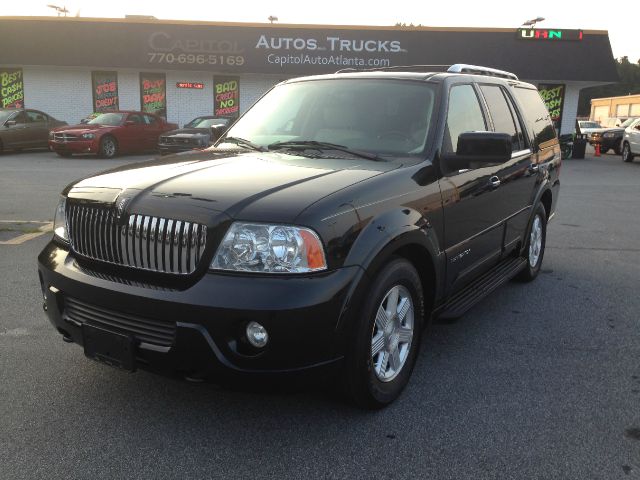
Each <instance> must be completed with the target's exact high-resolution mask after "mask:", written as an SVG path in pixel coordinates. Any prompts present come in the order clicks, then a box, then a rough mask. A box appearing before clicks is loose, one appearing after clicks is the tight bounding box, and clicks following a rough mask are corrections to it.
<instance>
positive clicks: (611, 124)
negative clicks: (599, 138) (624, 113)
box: [600, 117, 628, 128]
mask: <svg viewBox="0 0 640 480" xmlns="http://www.w3.org/2000/svg"><path fill="white" fill-rule="evenodd" d="M627 120H628V117H608V118H603V119H601V120H600V125H602V128H616V127H621V126H622V124H623V123H624V122H626V121H627Z"/></svg>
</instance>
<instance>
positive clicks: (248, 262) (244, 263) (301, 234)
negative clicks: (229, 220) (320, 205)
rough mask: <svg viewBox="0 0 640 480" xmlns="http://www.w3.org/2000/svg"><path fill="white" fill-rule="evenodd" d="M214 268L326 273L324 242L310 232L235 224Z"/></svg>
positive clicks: (216, 259)
mask: <svg viewBox="0 0 640 480" xmlns="http://www.w3.org/2000/svg"><path fill="white" fill-rule="evenodd" d="M211 268H212V269H216V270H232V271H241V272H260V273H306V272H316V271H319V270H326V268H327V262H326V260H325V258H324V250H323V248H322V242H320V239H319V238H318V235H317V234H316V233H315V232H314V231H313V230H310V229H308V228H303V227H292V226H290V225H265V224H257V223H256V224H253V223H240V222H235V223H233V225H231V228H229V231H228V232H227V234H226V235H225V237H224V239H223V240H222V243H221V244H220V246H219V247H218V251H217V252H216V255H215V257H214V258H213V262H212V263H211Z"/></svg>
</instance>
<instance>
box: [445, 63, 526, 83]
mask: <svg viewBox="0 0 640 480" xmlns="http://www.w3.org/2000/svg"><path fill="white" fill-rule="evenodd" d="M447 72H450V73H470V74H472V75H487V76H489V77H500V78H509V79H511V80H518V76H517V75H516V74H515V73H511V72H505V71H504V70H497V69H495V68H489V67H480V66H478V65H467V64H464V63H456V64H455V65H451V66H450V67H449V68H448V69H447Z"/></svg>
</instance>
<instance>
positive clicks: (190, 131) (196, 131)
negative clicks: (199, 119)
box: [164, 128, 211, 137]
mask: <svg viewBox="0 0 640 480" xmlns="http://www.w3.org/2000/svg"><path fill="white" fill-rule="evenodd" d="M210 134H211V130H209V129H207V128H178V129H177V130H171V131H169V132H165V133H164V136H165V137H170V136H172V135H176V136H181V137H192V136H194V135H206V136H207V137H208V136H210Z"/></svg>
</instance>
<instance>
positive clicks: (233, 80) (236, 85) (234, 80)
mask: <svg viewBox="0 0 640 480" xmlns="http://www.w3.org/2000/svg"><path fill="white" fill-rule="evenodd" d="M213 114H214V115H215V116H216V117H233V118H237V117H238V115H239V114H240V77H229V76H225V77H221V76H215V77H213Z"/></svg>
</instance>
